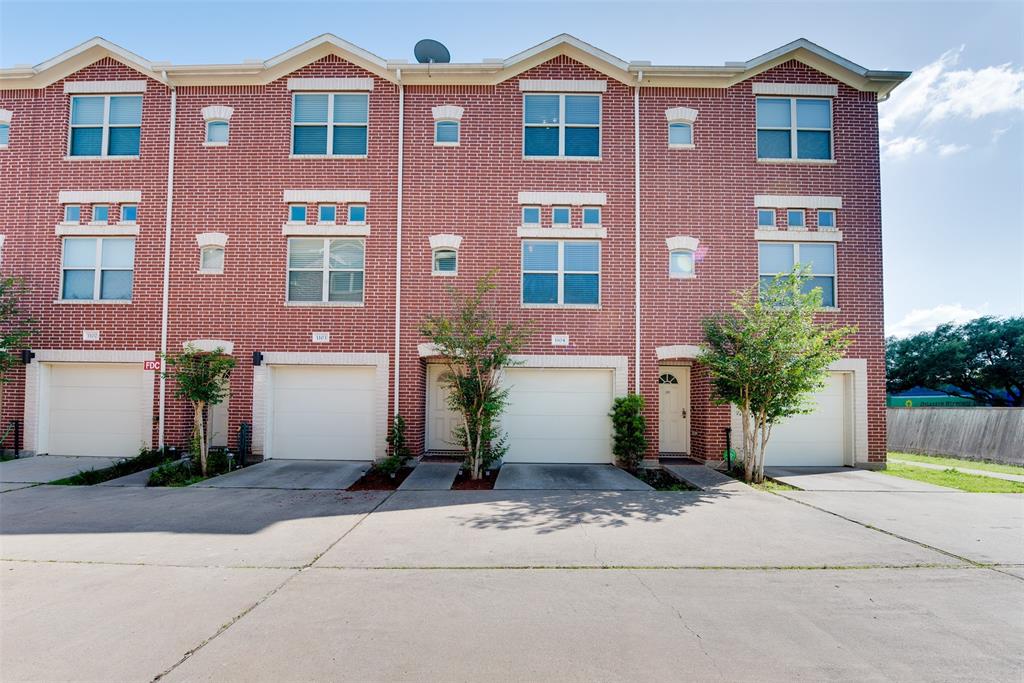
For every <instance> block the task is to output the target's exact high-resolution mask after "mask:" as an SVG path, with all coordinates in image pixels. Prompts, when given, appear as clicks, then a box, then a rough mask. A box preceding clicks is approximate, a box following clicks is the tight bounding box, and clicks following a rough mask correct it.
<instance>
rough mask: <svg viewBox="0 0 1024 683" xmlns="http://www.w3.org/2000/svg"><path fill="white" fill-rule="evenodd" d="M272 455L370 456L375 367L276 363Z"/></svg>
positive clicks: (310, 458)
mask: <svg viewBox="0 0 1024 683" xmlns="http://www.w3.org/2000/svg"><path fill="white" fill-rule="evenodd" d="M272 373H273V375H272V380H271V381H272V383H273V389H272V393H271V400H272V404H271V406H270V413H271V439H272V447H271V451H270V457H272V458H292V459H302V460H369V459H372V458H373V455H374V448H373V446H374V424H373V423H374V419H373V418H374V409H373V408H374V404H375V397H374V384H375V377H376V369H375V368H373V367H362V366H359V367H339V366H331V365H295V366H289V365H277V366H273V367H272Z"/></svg>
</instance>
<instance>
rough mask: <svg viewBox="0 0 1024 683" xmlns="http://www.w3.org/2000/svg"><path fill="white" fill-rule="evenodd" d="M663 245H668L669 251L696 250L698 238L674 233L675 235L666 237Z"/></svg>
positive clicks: (698, 242) (698, 243) (698, 244)
mask: <svg viewBox="0 0 1024 683" xmlns="http://www.w3.org/2000/svg"><path fill="white" fill-rule="evenodd" d="M665 246H666V247H668V250H669V251H676V250H677V249H688V250H689V251H697V247H698V246H700V240H699V239H697V238H696V237H687V236H684V235H676V236H675V237H666V238H665Z"/></svg>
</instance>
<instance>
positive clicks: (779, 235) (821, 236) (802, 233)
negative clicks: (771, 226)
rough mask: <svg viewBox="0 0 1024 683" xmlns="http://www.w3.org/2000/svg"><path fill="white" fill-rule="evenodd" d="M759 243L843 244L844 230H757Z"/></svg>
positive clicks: (755, 233) (756, 234) (755, 236)
mask: <svg viewBox="0 0 1024 683" xmlns="http://www.w3.org/2000/svg"><path fill="white" fill-rule="evenodd" d="M754 239H755V240H757V241H758V242H842V241H843V232H842V230H755V231H754Z"/></svg>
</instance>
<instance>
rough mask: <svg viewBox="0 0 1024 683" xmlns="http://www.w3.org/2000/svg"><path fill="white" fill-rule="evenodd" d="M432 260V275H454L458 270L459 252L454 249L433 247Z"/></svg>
mask: <svg viewBox="0 0 1024 683" xmlns="http://www.w3.org/2000/svg"><path fill="white" fill-rule="evenodd" d="M433 261H434V263H433V267H432V269H431V273H432V274H433V275H455V274H457V273H458V272H459V252H457V251H455V250H454V249H448V248H441V249H435V250H434V258H433Z"/></svg>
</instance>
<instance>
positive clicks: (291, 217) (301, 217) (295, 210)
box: [288, 204, 306, 223]
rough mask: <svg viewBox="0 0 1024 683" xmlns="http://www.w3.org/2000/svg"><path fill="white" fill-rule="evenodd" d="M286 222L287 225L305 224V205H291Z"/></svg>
mask: <svg viewBox="0 0 1024 683" xmlns="http://www.w3.org/2000/svg"><path fill="white" fill-rule="evenodd" d="M288 222H289V223H305V222H306V205H305V204H292V205H290V206H289V207H288Z"/></svg>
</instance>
